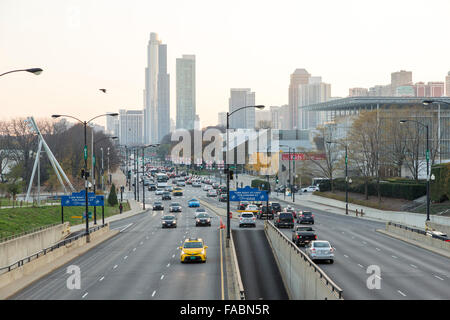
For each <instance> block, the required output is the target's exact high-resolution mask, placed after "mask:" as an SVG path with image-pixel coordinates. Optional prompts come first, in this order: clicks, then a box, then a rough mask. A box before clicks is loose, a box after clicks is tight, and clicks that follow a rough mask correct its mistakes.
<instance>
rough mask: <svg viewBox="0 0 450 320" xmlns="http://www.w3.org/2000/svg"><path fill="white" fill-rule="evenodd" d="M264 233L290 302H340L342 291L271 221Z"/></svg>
mask: <svg viewBox="0 0 450 320" xmlns="http://www.w3.org/2000/svg"><path fill="white" fill-rule="evenodd" d="M264 231H265V233H266V237H267V239H268V240H269V243H270V245H271V247H272V250H273V253H274V255H275V257H276V260H277V263H278V267H279V269H280V273H281V276H282V278H283V282H284V284H285V287H286V289H287V290H288V292H289V296H290V298H291V299H293V300H343V299H344V298H343V291H342V289H341V288H339V287H338V286H337V285H336V284H335V283H334V282H333V281H332V280H331V279H330V278H329V277H328V276H327V275H326V274H325V272H323V270H321V269H320V268H319V267H318V266H317V265H316V264H315V263H314V262H313V261H311V259H309V257H308V256H306V254H305V253H303V252H302V251H301V250H300V249H299V248H298V247H297V246H295V245H294V243H293V242H292V241H290V240H289V239H288V238H287V237H286V236H285V235H284V234H283V233H282V232H280V231H279V230H278V229H277V228H275V226H274V225H273V224H272V222H270V221H266V222H265V224H264Z"/></svg>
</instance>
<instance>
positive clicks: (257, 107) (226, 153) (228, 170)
mask: <svg viewBox="0 0 450 320" xmlns="http://www.w3.org/2000/svg"><path fill="white" fill-rule="evenodd" d="M246 108H256V109H264V105H256V106H245V107H241V108H238V109H236V110H234V111H232V112H227V149H226V152H225V170H226V174H227V243H226V247H227V248H228V247H229V246H230V237H231V225H230V164H229V163H228V152H229V151H230V144H229V141H230V140H229V131H230V116H231V115H232V114H233V113H235V112H236V111H239V110H242V109H246Z"/></svg>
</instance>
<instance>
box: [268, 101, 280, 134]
mask: <svg viewBox="0 0 450 320" xmlns="http://www.w3.org/2000/svg"><path fill="white" fill-rule="evenodd" d="M270 119H271V121H272V129H281V128H282V127H281V121H282V118H281V108H280V107H277V106H271V107H270Z"/></svg>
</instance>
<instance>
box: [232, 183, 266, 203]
mask: <svg viewBox="0 0 450 320" xmlns="http://www.w3.org/2000/svg"><path fill="white" fill-rule="evenodd" d="M268 199H269V198H268V195H267V191H265V190H262V191H261V190H258V189H257V188H251V187H249V186H246V187H245V188H238V189H237V190H236V191H230V201H267V200H268Z"/></svg>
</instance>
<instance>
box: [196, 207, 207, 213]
mask: <svg viewBox="0 0 450 320" xmlns="http://www.w3.org/2000/svg"><path fill="white" fill-rule="evenodd" d="M195 212H206V210H205V209H203V208H198V209H197V210H195Z"/></svg>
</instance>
